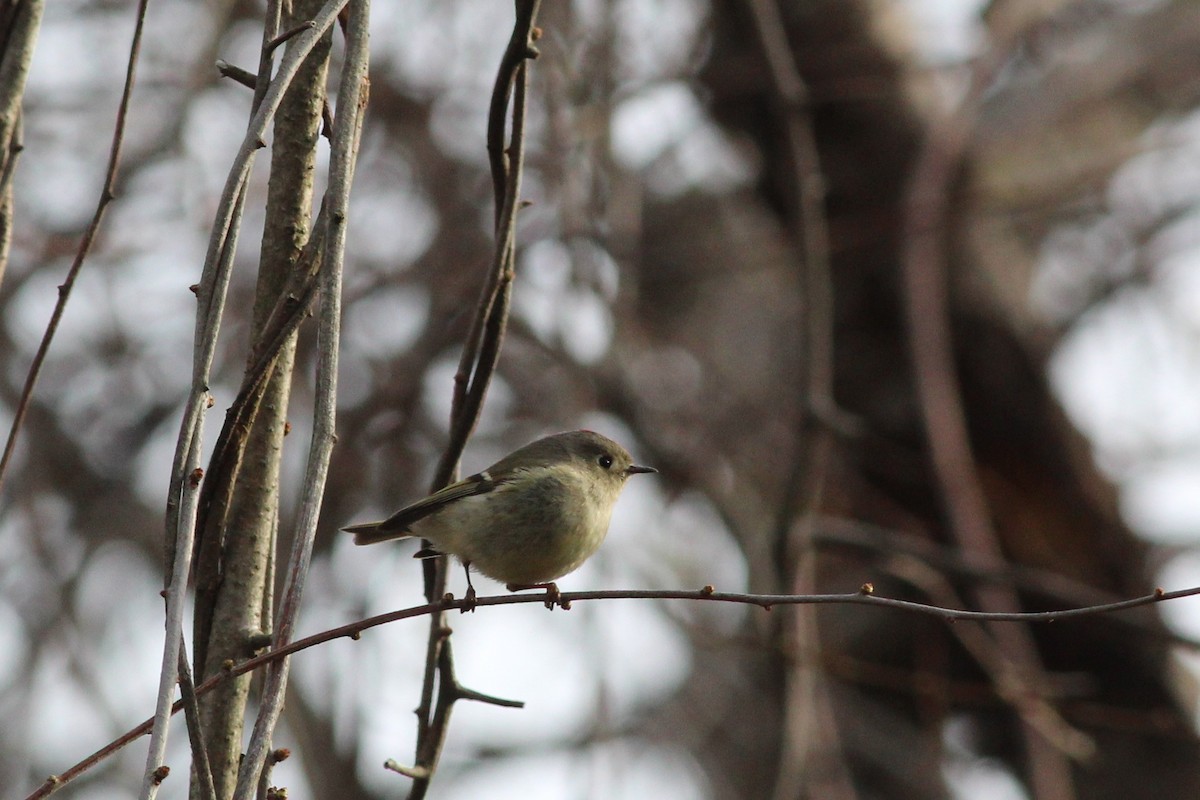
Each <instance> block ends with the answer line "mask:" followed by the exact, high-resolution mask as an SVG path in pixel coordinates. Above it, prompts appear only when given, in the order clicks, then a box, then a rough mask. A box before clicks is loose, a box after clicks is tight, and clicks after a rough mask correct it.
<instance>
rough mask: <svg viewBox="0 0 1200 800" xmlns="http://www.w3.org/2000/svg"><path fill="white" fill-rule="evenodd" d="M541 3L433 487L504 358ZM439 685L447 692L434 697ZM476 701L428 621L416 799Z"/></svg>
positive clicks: (523, 27)
mask: <svg viewBox="0 0 1200 800" xmlns="http://www.w3.org/2000/svg"><path fill="white" fill-rule="evenodd" d="M540 4H541V2H540V0H517V2H516V14H515V17H516V18H515V20H514V23H513V32H512V35H511V36H510V37H509V40H508V46H507V47H506V48H505V51H504V55H503V57H502V58H501V60H500V67H499V69H498V70H497V74H496V81H495V84H494V86H493V89H492V98H491V104H490V110H489V115H488V136H487V148H488V158H489V163H490V165H491V171H492V186H493V193H494V201H495V209H496V211H495V220H496V247H495V250H494V251H493V256H492V263H491V266H490V268H489V270H488V274H487V277H486V279H485V280H484V285H483V288H482V290H481V292H480V298H479V302H478V305H477V307H476V311H475V316H474V318H473V319H472V322H471V328H470V331H469V333H468V335H467V340H466V342H465V343H464V345H463V353H462V357H461V359H460V361H459V367H458V371H457V373H456V374H455V376H454V393H453V396H452V401H451V411H450V440H449V442H448V443H447V445H446V450H445V452H444V454H443V456H442V459H441V461H440V462H439V464H438V468H437V472H436V474H435V476H434V485H433V488H434V489H438V488H440V487H442V486H444V485H446V484H447V483H449V482H450V481H451V480H453V478H454V476H455V475H456V474H457V471H458V463H459V460H460V459H461V457H462V451H463V448H464V447H465V446H466V442H467V439H468V437H469V436H470V435H471V432H472V431H474V429H475V425H476V424H477V422H478V420H479V413H480V411H481V409H482V408H483V401H484V398H485V397H486V395H487V388H488V385H489V383H490V381H491V376H492V374H493V372H494V371H495V368H496V363H497V361H498V359H499V357H500V348H501V345H502V343H503V340H504V330H505V327H506V325H507V321H508V308H509V297H510V293H511V291H512V281H513V277H514V267H515V254H516V225H517V211H518V209H519V207H520V194H521V172H522V167H523V164H524V151H525V112H526V103H527V92H528V71H527V69H526V61H528V60H530V59H533V58H536V57H537V55H538V52H537V49H536V48H535V47H534V46H533V42H534V41H535V40H536V39H537V37H538V35H539V33H540V32H539V31H538V30H537V28H536V27H535V26H534V20H535V19H536V17H537V12H538V7H539V6H540ZM510 93H511V96H512V134H511V137H510V139H509V145H508V147H507V148H506V147H505V146H504V132H505V128H506V127H507V120H508V108H509V96H510ZM431 561H432V560H427V561H426V562H425V565H424V575H425V594H426V597H427V598H428V599H429V600H430V601H431V602H432V601H433V600H434V599H436V598H437V597H438V596H440V594H441V593H442V591H443V589H444V587H445V573H446V565H445V561H446V560H445V559H444V558H441V559H437V560H436V562H437V563H431ZM435 684H437V685H439V686H440V687H441V689H440V691H439V692H438V693H437V698H436V703H435V698H434V687H435ZM464 696H474V697H476V699H483V696H482V695H478V694H477V693H468V692H465V691H464V690H462V689H461V687H459V686H458V683H457V681H456V680H455V678H454V660H453V656H452V653H451V647H450V642H449V628H448V627H447V626H446V625H445V622H444V620H443V615H442V613H440V612H439V613H435V614H433V615H432V616H431V617H430V623H429V637H428V642H427V646H426V659H425V677H424V681H423V683H422V687H421V701H420V705H419V706H418V707H417V748H416V759H415V766H414V767H413V768H412V769H411V770H407V771H406V774H408V775H409V776H410V777H412V778H413V779H414V782H413V786H412V789H411V790H410V792H409V798H411V800H420V798H423V797H424V796H425V794H426V792H427V791H428V790H429V784H430V781H431V779H432V777H433V774H434V772H435V770H436V769H437V762H438V759H439V757H440V755H441V751H442V748H443V745H444V743H445V737H446V732H447V730H448V728H449V722H450V713H451V711H452V710H453V707H454V703H455V701H457V700H458V699H459V698H460V697H464Z"/></svg>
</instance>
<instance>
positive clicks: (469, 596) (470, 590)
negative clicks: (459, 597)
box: [458, 584, 475, 614]
mask: <svg viewBox="0 0 1200 800" xmlns="http://www.w3.org/2000/svg"><path fill="white" fill-rule="evenodd" d="M474 610H475V587H474V586H472V585H470V584H467V593H466V595H464V596H463V601H462V605H461V606H459V607H458V613H460V614H466V613H467V612H468V611H472V612H473V611H474Z"/></svg>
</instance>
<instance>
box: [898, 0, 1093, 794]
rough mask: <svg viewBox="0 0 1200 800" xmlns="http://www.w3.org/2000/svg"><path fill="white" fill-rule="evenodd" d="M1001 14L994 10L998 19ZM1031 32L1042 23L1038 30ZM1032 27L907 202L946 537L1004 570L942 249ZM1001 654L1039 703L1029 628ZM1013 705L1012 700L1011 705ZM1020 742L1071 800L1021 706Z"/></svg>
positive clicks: (933, 138)
mask: <svg viewBox="0 0 1200 800" xmlns="http://www.w3.org/2000/svg"><path fill="white" fill-rule="evenodd" d="M1005 10H1006V8H1005V7H1004V6H1003V4H1001V5H999V6H997V8H995V9H993V12H994V16H993V18H994V19H1001V20H1003V18H1004V13H1003V12H1004V11H1005ZM1034 21H1035V22H1037V21H1039V20H1036V19H1035V20H1034ZM1028 29H1029V23H1028V22H1026V23H1024V24H1023V26H1022V27H1020V28H1012V29H1008V30H1004V31H1002V34H1001V35H999V36H996V40H995V41H993V43H992V44H991V46H990V47H989V49H988V52H987V55H986V56H985V57H983V58H982V59H981V60H979V61H978V62H977V63H976V64H975V65H974V68H973V70H972V74H971V83H970V85H969V88H968V91H967V94H966V95H965V97H964V99H963V100H962V101H961V103H960V105H959V106H958V108H957V109H956V110H955V112H954V113H952V114H949V115H948V116H946V117H945V118H944V119H942V120H940V121H938V122H935V123H933V124H932V125H931V127H930V130H929V131H928V133H927V136H926V140H925V142H924V143H923V145H922V146H921V148H920V151H919V153H918V155H917V159H916V161H915V163H914V165H913V169H912V174H911V176H910V178H909V183H908V187H907V190H906V196H905V199H904V228H903V233H904V244H903V251H902V259H903V270H902V272H903V281H904V283H903V287H904V302H905V307H906V312H907V318H908V329H909V337H910V342H911V352H912V359H913V373H914V379H915V382H916V388H917V397H918V399H919V402H920V406H921V413H922V415H923V417H924V421H925V435H926V437H927V438H928V443H929V450H930V455H931V458H932V461H933V468H934V474H935V478H936V481H937V483H938V485H939V486H940V490H941V497H942V502H943V503H944V504H945V510H946V515H947V517H948V519H949V523H950V530H951V533H952V535H953V536H954V538H955V539H956V540H957V542H958V545H959V547H961V548H962V550H963V551H964V553H966V555H967V558H968V559H969V560H970V562H971V563H972V564H973V565H975V566H978V567H982V568H985V569H996V568H1001V567H1003V565H1004V554H1003V552H1002V550H1001V547H1000V542H999V540H998V539H997V536H996V532H995V530H994V529H993V526H992V518H991V512H990V510H989V508H988V501H987V497H986V495H985V494H984V491H983V487H982V485H981V484H980V481H979V474H978V469H977V467H976V463H975V458H974V455H973V453H972V449H971V442H970V434H969V431H968V426H967V416H966V411H965V409H964V408H963V403H962V396H961V391H960V388H959V382H958V376H957V372H956V369H955V365H954V346H953V342H952V341H951V318H950V295H949V268H948V265H947V256H946V246H947V245H946V240H947V238H948V237H949V236H950V234H951V213H950V200H951V196H952V195H953V193H954V185H955V182H956V180H957V177H958V175H959V171H960V169H961V165H962V163H963V159H964V157H965V153H966V150H967V146H968V144H969V142H970V139H971V135H972V132H973V128H974V124H975V120H976V117H977V115H978V110H979V106H980V104H981V102H982V96H983V92H984V91H985V90H986V89H987V87H988V86H989V85H990V84H991V83H992V81H993V80H994V79H995V77H996V75H997V73H998V72H999V70H1000V69H1001V68H1002V67H1003V66H1004V64H1005V62H1006V59H1007V58H1008V56H1009V54H1010V53H1011V52H1012V48H1013V47H1014V45H1015V44H1016V43H1018V42H1020V41H1022V40H1023V37H1024V36H1025V35H1027V33H1028ZM975 595H976V599H977V601H978V603H979V605H980V608H982V609H983V610H984V611H1001V612H1012V611H1017V610H1019V608H1020V600H1019V598H1018V597H1017V594H1016V592H1015V591H1014V590H1013V588H1012V587H1011V586H1010V585H1007V584H994V585H989V586H980V587H977V588H976V589H975ZM988 631H989V633H990V634H991V637H992V639H993V640H994V643H995V647H996V650H997V652H998V653H1000V654H1002V657H1003V658H1004V659H1005V660H1007V661H1008V662H1009V663H1011V665H1012V670H1011V671H1010V676H1011V677H1012V678H1014V679H1015V680H1017V681H1018V682H1020V683H1022V684H1024V686H1023V690H1024V692H1028V693H1030V694H1034V695H1037V696H1042V695H1044V694H1045V685H1046V681H1045V676H1044V675H1043V669H1042V665H1041V659H1040V656H1039V654H1038V651H1037V645H1036V643H1035V642H1034V641H1033V637H1032V635H1031V634H1030V631H1029V629H1028V628H1026V627H1024V626H1021V625H1009V626H1002V625H991V626H989V627H988ZM1009 696H1011V695H1009ZM1015 710H1016V711H1017V712H1018V713H1019V714H1020V715H1021V719H1022V723H1023V724H1022V727H1023V729H1024V734H1025V737H1024V738H1025V742H1024V743H1025V754H1026V757H1027V759H1028V764H1029V780H1030V787H1031V790H1032V793H1033V796H1034V797H1036V798H1056V799H1057V798H1071V797H1074V796H1075V791H1074V786H1073V780H1072V776H1071V768H1070V764H1069V763H1068V762H1067V759H1066V757H1065V756H1064V753H1063V752H1062V751H1061V750H1060V749H1059V748H1058V747H1057V746H1056V742H1055V741H1054V740H1053V739H1051V738H1049V737H1047V736H1046V735H1045V730H1044V729H1043V727H1042V726H1040V725H1039V721H1038V719H1037V718H1035V717H1034V716H1033V715H1031V713H1030V705H1029V704H1024V705H1021V704H1017V705H1015Z"/></svg>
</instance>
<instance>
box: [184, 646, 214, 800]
mask: <svg viewBox="0 0 1200 800" xmlns="http://www.w3.org/2000/svg"><path fill="white" fill-rule="evenodd" d="M179 694H180V702H181V703H183V714H184V717H185V718H186V719H187V732H188V744H189V745H190V746H191V748H192V769H193V770H194V771H195V773H196V779H197V782H198V783H197V787H198V794H199V796H200V800H217V790H216V787H215V786H214V785H213V774H212V764H211V763H210V762H209V760H208V748H207V747H205V746H204V729H203V727H202V725H201V722H200V704H199V701H198V700H197V698H196V686H195V684H194V683H192V667H191V665H190V664H188V658H187V649H186V648H185V647H183V646H182V645H181V646H180V648H179Z"/></svg>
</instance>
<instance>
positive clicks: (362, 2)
mask: <svg viewBox="0 0 1200 800" xmlns="http://www.w3.org/2000/svg"><path fill="white" fill-rule="evenodd" d="M369 19H370V2H369V0H350V2H349V5H348V19H347V22H346V30H345V36H346V54H345V59H344V62H343V66H342V77H341V86H340V87H339V89H338V115H337V120H336V124H335V126H334V130H333V143H332V147H331V152H330V165H329V190H328V192H327V193H326V196H325V207H326V208H327V209H328V216H327V218H326V220H325V223H326V225H325V239H326V246H325V247H324V248H323V258H322V259H321V267H320V278H319V280H320V289H321V313H320V318H319V322H318V329H317V340H318V355H317V387H316V403H315V408H314V409H313V433H312V440H311V444H310V447H309V456H308V466H307V468H306V474H305V480H304V496H303V497H302V499H301V503H300V513H299V519H298V520H297V523H296V536H295V538H294V541H293V547H292V553H291V556H290V558H289V561H288V572H287V582H286V588H285V590H284V596H283V602H282V604H281V608H280V613H279V619H278V620H277V622H276V623H275V636H274V646H275V647H276V648H280V647H282V646H285V645H286V644H287V643H288V642H289V641H290V640H291V637H292V634H293V632H294V630H295V626H296V618H297V616H298V614H299V611H300V601H301V599H302V597H303V595H304V586H305V578H306V576H307V575H308V567H309V561H310V560H311V557H312V548H313V541H314V539H315V538H316V532H317V521H318V519H319V518H320V514H321V500H322V499H323V497H324V493H325V481H326V477H327V476H328V471H329V459H330V456H331V455H332V453H333V444H334V440H335V421H336V416H337V415H336V407H337V366H338V346H339V340H340V332H341V316H342V266H343V260H344V255H345V247H346V217H347V213H348V208H349V204H350V188H351V186H352V185H353V182H354V166H355V162H356V159H357V156H358V146H359V139H360V136H361V133H362V124H363V117H364V115H365V113H366V105H367V72H368V64H369V56H370V52H369V49H368V46H367V43H368V25H369ZM288 664H289V662H288V660H287V659H286V658H283V659H279V660H278V661H275V662H273V665H272V668H271V669H270V670H269V671H268V673H267V678H266V681H265V685H264V687H263V692H262V698H261V700H260V704H259V711H258V718H257V719H256V720H255V723H254V731H253V733H252V735H251V737H250V743H249V745H248V747H247V749H246V754H245V756H244V758H243V760H242V765H241V767H240V768H239V770H238V782H237V789H236V790H235V792H234V798H235V800H249V799H250V798H251V797H252V796H253V795H254V792H255V788H256V787H257V786H258V785H259V783H260V774H261V773H262V771H263V766H264V764H265V763H266V760H267V755H268V751H270V749H271V738H272V735H273V733H274V730H275V726H276V723H277V722H278V720H279V714H280V712H281V711H282V710H283V700H284V693H285V691H286V688H287V678H288Z"/></svg>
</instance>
